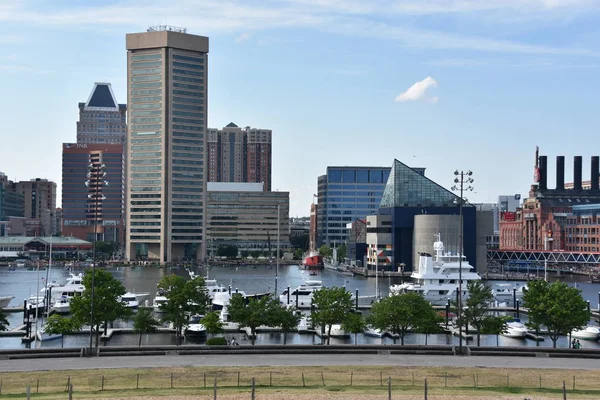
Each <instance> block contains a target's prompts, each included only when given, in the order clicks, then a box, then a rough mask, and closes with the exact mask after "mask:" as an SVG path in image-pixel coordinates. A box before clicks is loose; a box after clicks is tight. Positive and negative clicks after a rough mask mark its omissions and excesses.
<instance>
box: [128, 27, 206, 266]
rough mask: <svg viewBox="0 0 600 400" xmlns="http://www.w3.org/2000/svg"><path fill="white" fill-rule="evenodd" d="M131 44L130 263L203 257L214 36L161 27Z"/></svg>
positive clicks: (133, 37) (130, 40)
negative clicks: (210, 51) (211, 41)
mask: <svg viewBox="0 0 600 400" xmlns="http://www.w3.org/2000/svg"><path fill="white" fill-rule="evenodd" d="M126 42H127V100H128V115H127V117H128V118H127V120H128V124H129V125H128V130H127V147H126V148H127V157H126V160H127V177H126V180H127V183H128V184H127V210H126V214H127V235H126V236H127V240H126V257H128V258H129V259H130V260H136V259H147V260H155V261H159V262H161V263H164V262H171V261H177V260H182V259H199V258H202V256H203V254H204V250H203V249H204V246H203V243H204V220H205V203H206V196H205V193H206V162H205V160H206V150H205V149H206V146H205V145H206V137H205V133H206V116H207V88H206V85H207V73H208V72H207V66H208V65H207V64H208V38H207V37H203V36H196V35H190V34H188V33H186V31H185V29H180V28H175V27H169V26H161V27H154V28H150V29H148V31H147V32H144V33H133V34H128V35H127V40H126Z"/></svg>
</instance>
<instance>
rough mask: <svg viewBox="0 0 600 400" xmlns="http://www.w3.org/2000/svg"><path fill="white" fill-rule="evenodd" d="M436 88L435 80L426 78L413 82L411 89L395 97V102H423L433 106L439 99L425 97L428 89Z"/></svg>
mask: <svg viewBox="0 0 600 400" xmlns="http://www.w3.org/2000/svg"><path fill="white" fill-rule="evenodd" d="M437 86H438V83H437V82H436V80H435V79H433V78H432V77H430V76H428V77H427V78H425V79H423V80H422V81H419V82H415V83H414V84H413V85H412V86H411V87H409V88H408V89H407V90H406V91H405V92H403V93H400V94H399V95H398V96H396V99H395V100H396V101H415V100H425V101H427V102H428V103H432V104H435V103H437V102H438V101H439V97H426V95H427V90H428V89H430V88H435V87H437Z"/></svg>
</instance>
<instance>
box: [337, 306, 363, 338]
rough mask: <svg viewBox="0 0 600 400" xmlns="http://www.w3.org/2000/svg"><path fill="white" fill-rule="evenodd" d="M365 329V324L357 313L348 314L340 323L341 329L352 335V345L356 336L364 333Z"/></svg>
mask: <svg viewBox="0 0 600 400" xmlns="http://www.w3.org/2000/svg"><path fill="white" fill-rule="evenodd" d="M366 327H367V323H366V321H365V319H364V318H363V316H362V314H361V313H359V312H351V313H349V314H348V316H347V317H346V319H345V320H344V322H342V329H343V330H345V331H347V332H350V333H353V334H354V344H356V339H357V335H358V334H359V333H362V332H364V331H365V328H366Z"/></svg>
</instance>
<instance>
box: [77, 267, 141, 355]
mask: <svg viewBox="0 0 600 400" xmlns="http://www.w3.org/2000/svg"><path fill="white" fill-rule="evenodd" d="M92 279H93V280H94V287H95V289H94V314H93V316H94V319H93V321H92V324H91V325H92V329H93V330H94V332H95V335H96V348H97V347H98V338H99V336H100V325H102V324H105V323H110V322H113V321H116V320H117V319H127V318H129V316H130V315H131V310H130V309H129V308H127V307H126V306H125V305H124V304H123V303H122V302H121V301H120V299H119V297H120V296H122V295H123V294H125V287H123V284H122V283H121V282H120V281H119V280H118V279H115V278H113V276H112V275H111V274H110V273H109V272H107V271H105V270H102V269H96V270H95V274H94V271H90V272H89V273H87V274H85V276H84V277H83V286H84V287H85V290H84V291H83V293H82V294H81V296H75V297H73V299H71V303H70V304H71V314H72V318H73V323H74V324H75V326H77V328H78V329H77V330H79V329H81V327H82V326H83V325H88V324H90V320H91V311H92Z"/></svg>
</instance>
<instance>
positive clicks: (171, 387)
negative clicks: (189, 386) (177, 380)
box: [171, 372, 173, 389]
mask: <svg viewBox="0 0 600 400" xmlns="http://www.w3.org/2000/svg"><path fill="white" fill-rule="evenodd" d="M171 389H173V373H172V372H171Z"/></svg>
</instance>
